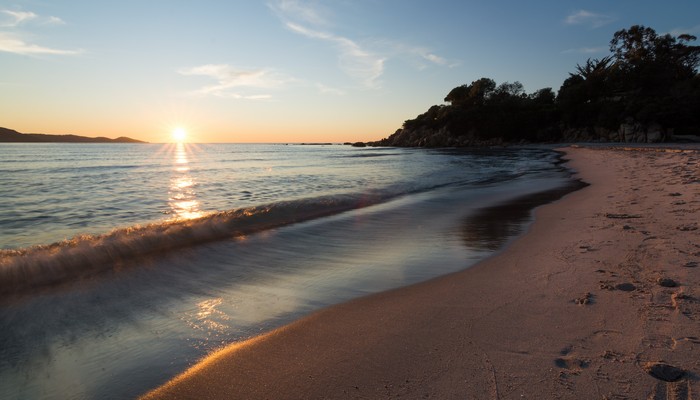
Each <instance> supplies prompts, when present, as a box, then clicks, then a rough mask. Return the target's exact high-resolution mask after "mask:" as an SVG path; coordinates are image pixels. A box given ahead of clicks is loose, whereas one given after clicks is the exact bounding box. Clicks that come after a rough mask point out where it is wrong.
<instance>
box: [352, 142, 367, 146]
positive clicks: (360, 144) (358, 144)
mask: <svg viewBox="0 0 700 400" xmlns="http://www.w3.org/2000/svg"><path fill="white" fill-rule="evenodd" d="M352 147H367V145H366V144H364V143H363V142H355V143H353V144H352Z"/></svg>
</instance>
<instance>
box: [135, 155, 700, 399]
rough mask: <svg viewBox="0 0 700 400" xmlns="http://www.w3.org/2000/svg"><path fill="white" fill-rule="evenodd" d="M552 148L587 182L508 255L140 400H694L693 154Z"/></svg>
mask: <svg viewBox="0 0 700 400" xmlns="http://www.w3.org/2000/svg"><path fill="white" fill-rule="evenodd" d="M563 150H564V151H565V152H566V154H567V155H566V158H567V159H569V160H570V161H569V164H568V165H569V166H570V167H571V168H573V169H574V170H576V171H578V176H579V177H580V179H582V180H583V181H585V182H587V183H589V184H590V186H588V187H586V188H584V189H582V190H579V191H577V192H574V193H572V194H569V195H567V196H566V197H564V198H563V199H562V200H560V201H557V202H555V203H552V204H548V205H546V206H543V207H540V208H538V209H537V210H536V211H535V222H534V223H533V224H532V226H531V228H530V230H529V231H528V233H527V234H525V235H523V236H522V237H520V238H519V239H517V240H516V241H514V242H513V243H511V244H510V245H509V246H508V247H507V249H506V250H505V251H503V252H501V253H499V254H497V255H495V256H493V257H491V258H489V259H487V260H485V261H484V262H481V263H479V264H477V265H476V266H474V267H472V268H469V269H467V270H464V271H462V272H458V273H455V274H451V275H447V276H444V277H440V278H437V279H433V280H430V281H428V282H424V283H421V284H417V285H413V286H409V287H405V288H401V289H397V290H393V291H389V292H384V293H380V294H376V295H371V296H368V297H364V298H360V299H357V300H354V301H350V302H347V303H343V304H340V305H337V306H333V307H330V308H327V309H324V310H322V311H320V312H317V313H314V314H312V315H311V316H309V317H306V318H304V319H302V320H299V321H297V322H295V323H293V324H291V325H288V326H285V327H283V328H281V329H277V330H275V331H273V332H270V333H268V334H265V335H263V336H260V337H257V338H254V339H251V340H249V341H246V342H244V343H240V344H237V345H233V346H231V347H228V348H225V349H223V350H221V351H219V352H217V353H215V354H213V355H211V356H210V357H208V358H207V359H205V360H203V361H202V362H201V363H199V364H197V365H196V366H194V367H193V368H192V369H190V370H189V371H187V372H186V373H184V374H182V375H181V376H179V377H177V378H175V379H174V380H173V381H171V382H169V383H168V384H166V385H164V386H163V387H161V388H159V389H156V390H154V391H153V392H151V393H149V394H147V395H146V396H145V398H147V399H161V398H162V399H203V398H209V399H223V398H236V399H318V398H332V399H342V398H368V399H374V398H397V397H398V398H437V399H450V398H474V399H522V398H526V399H542V398H563V399H569V398H570V399H596V398H597V399H647V398H651V399H690V398H696V397H697V396H698V393H700V289H699V288H700V212H699V211H700V151H699V150H697V149H695V150H693V149H686V150H677V149H655V148H641V149H624V148H616V149H606V148H596V149H589V148H581V147H569V148H566V149H563Z"/></svg>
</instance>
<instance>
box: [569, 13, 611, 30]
mask: <svg viewBox="0 0 700 400" xmlns="http://www.w3.org/2000/svg"><path fill="white" fill-rule="evenodd" d="M615 20H616V18H615V17H613V16H611V15H605V14H598V13H594V12H591V11H587V10H578V11H576V12H574V13H572V14H570V15H568V16H567V17H566V19H564V23H566V24H567V25H586V26H589V27H591V28H600V27H601V26H604V25H607V24H609V23H611V22H613V21H615Z"/></svg>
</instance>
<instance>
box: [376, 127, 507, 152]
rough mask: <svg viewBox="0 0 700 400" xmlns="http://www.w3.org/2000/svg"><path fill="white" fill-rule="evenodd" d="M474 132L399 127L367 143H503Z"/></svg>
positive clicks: (492, 144)
mask: <svg viewBox="0 0 700 400" xmlns="http://www.w3.org/2000/svg"><path fill="white" fill-rule="evenodd" d="M476 137H477V136H476V135H475V132H467V133H465V134H463V135H453V134H452V133H451V132H450V131H449V130H448V129H447V128H446V127H440V128H437V129H435V128H428V127H420V128H416V129H410V128H401V129H398V130H397V131H396V132H394V134H393V135H391V136H389V137H388V138H385V139H382V140H379V141H376V142H369V143H367V144H368V145H370V146H395V147H433V148H434V147H480V146H499V145H503V144H505V142H504V141H503V139H502V138H494V139H488V140H484V139H477V138H476Z"/></svg>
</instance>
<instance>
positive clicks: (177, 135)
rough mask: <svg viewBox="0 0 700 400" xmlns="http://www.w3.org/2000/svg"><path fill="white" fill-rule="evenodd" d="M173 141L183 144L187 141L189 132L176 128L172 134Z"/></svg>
mask: <svg viewBox="0 0 700 400" xmlns="http://www.w3.org/2000/svg"><path fill="white" fill-rule="evenodd" d="M172 136H173V140H174V141H176V142H177V143H182V142H184V141H185V139H187V131H186V130H185V129H184V128H179V127H178V128H175V129H173V132H172Z"/></svg>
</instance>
